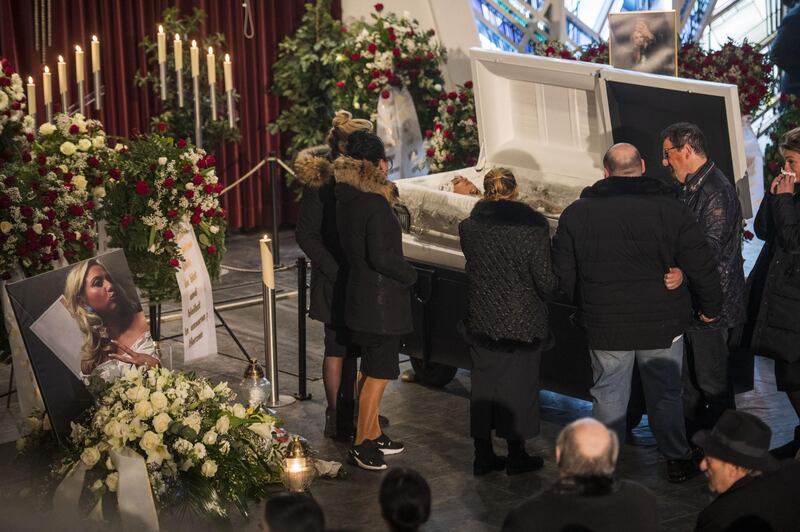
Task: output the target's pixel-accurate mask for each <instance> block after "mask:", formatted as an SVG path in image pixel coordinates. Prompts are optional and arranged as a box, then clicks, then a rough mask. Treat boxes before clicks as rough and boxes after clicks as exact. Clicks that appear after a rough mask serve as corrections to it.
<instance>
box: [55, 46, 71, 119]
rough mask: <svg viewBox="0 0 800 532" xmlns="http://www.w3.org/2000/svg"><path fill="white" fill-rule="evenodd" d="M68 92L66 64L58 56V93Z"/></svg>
mask: <svg viewBox="0 0 800 532" xmlns="http://www.w3.org/2000/svg"><path fill="white" fill-rule="evenodd" d="M67 90H69V87H68V86H67V64H66V63H65V62H64V57H63V56H60V55H59V56H58V92H59V94H64V93H65V92H67ZM65 112H66V111H65Z"/></svg>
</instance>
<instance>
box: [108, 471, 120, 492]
mask: <svg viewBox="0 0 800 532" xmlns="http://www.w3.org/2000/svg"><path fill="white" fill-rule="evenodd" d="M106 486H108V491H111V492H114V491H117V487H118V486H119V473H111V474H110V475H108V476H107V477H106Z"/></svg>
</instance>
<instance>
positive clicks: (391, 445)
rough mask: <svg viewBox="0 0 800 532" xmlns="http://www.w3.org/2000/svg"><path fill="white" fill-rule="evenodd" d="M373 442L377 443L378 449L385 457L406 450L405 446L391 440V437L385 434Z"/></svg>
mask: <svg viewBox="0 0 800 532" xmlns="http://www.w3.org/2000/svg"><path fill="white" fill-rule="evenodd" d="M372 441H374V442H375V445H377V446H378V449H379V450H380V451H381V452H382V453H383V454H385V455H388V454H400V453H402V452H403V451H404V450H405V446H404V445H403V444H402V443H400V442H399V441H394V440H392V439H390V438H389V436H387V435H386V434H383V433H381V435H380V436H378V437H377V438H375V439H374V440H372Z"/></svg>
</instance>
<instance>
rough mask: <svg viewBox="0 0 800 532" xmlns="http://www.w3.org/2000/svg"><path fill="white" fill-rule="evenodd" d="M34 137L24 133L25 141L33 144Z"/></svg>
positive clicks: (31, 134)
mask: <svg viewBox="0 0 800 532" xmlns="http://www.w3.org/2000/svg"><path fill="white" fill-rule="evenodd" d="M35 138H36V137H34V136H33V133H25V140H27V141H28V142H33V140H34V139H35Z"/></svg>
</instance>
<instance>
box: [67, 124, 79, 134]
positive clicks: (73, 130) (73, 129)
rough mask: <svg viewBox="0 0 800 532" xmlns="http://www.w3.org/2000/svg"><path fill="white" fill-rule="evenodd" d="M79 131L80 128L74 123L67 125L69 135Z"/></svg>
mask: <svg viewBox="0 0 800 532" xmlns="http://www.w3.org/2000/svg"><path fill="white" fill-rule="evenodd" d="M79 131H80V129H79V128H78V126H77V125H76V124H72V125H71V126H69V134H70V135H77V134H78V132H79Z"/></svg>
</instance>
